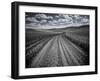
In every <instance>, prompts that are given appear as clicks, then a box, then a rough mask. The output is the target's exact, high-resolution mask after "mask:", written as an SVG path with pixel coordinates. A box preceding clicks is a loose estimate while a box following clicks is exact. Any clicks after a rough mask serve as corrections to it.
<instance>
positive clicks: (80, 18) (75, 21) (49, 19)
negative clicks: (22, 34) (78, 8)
mask: <svg viewBox="0 0 100 81" xmlns="http://www.w3.org/2000/svg"><path fill="white" fill-rule="evenodd" d="M87 24H89V15H79V14H53V13H31V12H26V13H25V26H26V28H33V29H52V28H64V27H70V26H74V27H77V26H80V25H87Z"/></svg>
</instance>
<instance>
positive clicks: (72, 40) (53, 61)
mask: <svg viewBox="0 0 100 81" xmlns="http://www.w3.org/2000/svg"><path fill="white" fill-rule="evenodd" d="M80 65H89V26H88V25H85V26H81V27H68V28H59V29H26V68H35V67H58V66H59V67H60V66H80Z"/></svg>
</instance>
